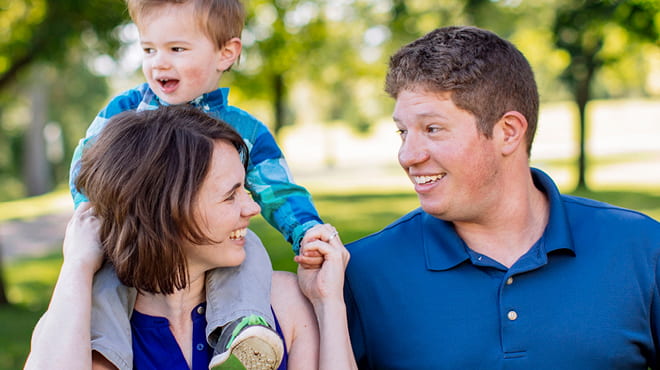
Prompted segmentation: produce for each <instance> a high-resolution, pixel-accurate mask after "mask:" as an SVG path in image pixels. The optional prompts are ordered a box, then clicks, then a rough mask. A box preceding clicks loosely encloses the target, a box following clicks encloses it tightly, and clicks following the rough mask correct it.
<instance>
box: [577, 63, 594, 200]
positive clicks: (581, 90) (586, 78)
mask: <svg viewBox="0 0 660 370" xmlns="http://www.w3.org/2000/svg"><path fill="white" fill-rule="evenodd" d="M584 67H585V68H584V69H585V71H584V74H583V75H582V76H581V77H582V78H579V79H578V80H577V81H576V88H575V102H576V103H577V106H578V112H579V124H580V132H579V137H578V145H579V148H578V149H579V151H578V182H577V190H588V189H589V186H588V185H587V149H586V142H587V103H588V102H589V100H590V99H591V80H592V79H593V76H594V73H595V70H596V67H595V64H594V60H593V56H591V57H590V58H589V60H588V61H587V62H586V63H584Z"/></svg>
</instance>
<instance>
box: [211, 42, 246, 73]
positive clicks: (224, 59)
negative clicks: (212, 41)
mask: <svg viewBox="0 0 660 370" xmlns="http://www.w3.org/2000/svg"><path fill="white" fill-rule="evenodd" d="M242 49H243V43H242V42H241V39H239V38H238V37H234V38H232V39H230V40H229V41H227V42H225V44H224V45H223V46H222V48H220V50H219V51H218V53H219V58H218V65H217V67H216V68H217V69H218V72H224V71H226V70H228V69H229V67H231V66H232V65H233V64H234V63H236V61H237V60H238V57H239V56H240V55H241V50H242Z"/></svg>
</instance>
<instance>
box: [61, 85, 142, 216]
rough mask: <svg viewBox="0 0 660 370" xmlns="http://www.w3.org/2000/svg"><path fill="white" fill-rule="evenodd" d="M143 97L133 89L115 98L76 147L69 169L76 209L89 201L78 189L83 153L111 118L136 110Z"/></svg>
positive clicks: (70, 184) (70, 187) (101, 112)
mask: <svg viewBox="0 0 660 370" xmlns="http://www.w3.org/2000/svg"><path fill="white" fill-rule="evenodd" d="M141 96H142V93H141V92H140V91H139V90H138V89H133V90H128V91H126V92H124V93H123V94H121V95H118V96H116V97H115V98H113V99H112V100H111V101H110V103H108V105H107V106H106V107H105V108H103V109H102V110H101V111H100V112H99V114H98V115H97V116H96V118H94V120H93V121H92V123H91V124H90V125H89V127H88V128H87V133H86V134H85V137H84V138H82V139H80V141H79V142H78V146H76V149H75V150H74V152H73V157H72V158H71V166H70V168H69V191H70V192H71V197H72V198H73V206H74V208H78V206H79V205H80V204H81V203H83V202H87V201H88V199H87V197H86V196H85V194H83V193H81V192H80V191H78V189H77V188H76V178H77V177H78V174H79V173H80V163H81V159H82V154H83V152H84V151H85V149H87V148H89V147H90V146H91V145H92V144H93V143H94V142H95V141H96V137H97V136H98V134H99V133H100V132H101V130H103V128H104V127H105V125H106V124H107V123H108V120H109V119H110V118H111V117H113V116H115V115H117V114H119V113H121V112H123V111H127V110H131V109H135V108H136V107H137V105H138V104H139V103H140V100H141Z"/></svg>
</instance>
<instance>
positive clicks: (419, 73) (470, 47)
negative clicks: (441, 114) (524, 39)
mask: <svg viewBox="0 0 660 370" xmlns="http://www.w3.org/2000/svg"><path fill="white" fill-rule="evenodd" d="M403 90H421V91H428V92H449V93H450V95H451V99H452V101H453V102H454V104H456V106H457V107H459V108H461V109H464V110H466V111H468V112H470V113H472V114H473V115H474V116H475V117H476V118H477V127H478V129H479V132H481V133H482V134H483V135H485V136H486V137H491V136H492V133H493V126H494V125H495V123H496V122H497V121H498V120H499V119H500V118H502V116H503V115H504V113H506V112H508V111H518V112H520V113H521V114H522V115H524V116H525V118H526V119H527V123H528V127H527V132H526V144H527V153H528V154H529V153H530V151H531V147H532V141H533V140H534V134H535V132H536V125H537V121H538V110H539V95H538V90H537V87H536V82H535V80H534V73H533V72H532V68H531V66H530V65H529V62H528V61H527V59H525V57H524V56H523V54H522V53H521V52H520V51H519V50H518V49H517V48H516V47H515V46H514V45H513V44H511V43H510V42H508V41H506V40H504V39H502V38H500V37H499V36H497V35H496V34H494V33H492V32H490V31H486V30H483V29H479V28H476V27H455V26H454V27H444V28H438V29H436V30H434V31H431V32H430V33H428V34H427V35H425V36H423V37H421V38H419V39H417V40H416V41H413V42H411V43H410V44H408V45H405V46H404V47H402V48H401V49H400V50H399V51H398V52H397V53H396V54H394V55H393V56H392V57H391V58H390V63H389V69H388V73H387V77H386V81H385V91H386V92H387V93H388V94H389V95H390V96H392V97H393V98H395V99H396V98H397V96H398V94H399V93H400V92H401V91H403Z"/></svg>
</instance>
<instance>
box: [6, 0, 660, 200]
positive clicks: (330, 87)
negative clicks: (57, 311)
mask: <svg viewBox="0 0 660 370" xmlns="http://www.w3.org/2000/svg"><path fill="white" fill-rule="evenodd" d="M658 3H659V2H658V1H657V0H629V1H614V0H599V1H596V0H581V1H570V0H537V1H533V2H531V1H520V0H468V1H462V0H447V1H441V2H440V1H435V0H345V1H340V0H334V1H324V0H250V1H247V2H246V5H247V10H248V18H247V21H246V26H245V30H244V33H243V43H244V50H243V55H242V56H241V61H240V62H239V63H238V64H237V65H235V66H234V68H233V70H232V71H231V72H230V73H227V74H226V75H225V76H224V77H223V81H222V83H223V85H227V86H231V87H232V94H231V96H230V102H231V103H232V104H235V105H238V106H240V107H242V108H244V109H246V110H247V111H249V112H251V113H253V114H255V115H256V116H257V117H260V118H261V119H262V120H263V121H264V122H265V123H266V124H268V125H269V126H270V127H271V129H273V131H274V132H275V133H276V134H277V133H279V132H280V130H281V128H282V127H285V126H287V125H296V124H313V125H319V124H324V125H337V124H345V125H349V126H350V127H353V128H354V129H355V130H356V131H357V132H367V131H368V130H369V129H370V128H371V127H372V124H373V123H374V122H377V121H379V120H380V119H381V118H382V117H387V116H389V115H390V114H391V108H392V104H393V102H392V101H391V99H389V98H388V97H387V96H386V95H385V93H384V92H383V91H382V86H383V77H384V75H385V71H386V67H387V59H388V56H389V55H391V54H392V53H393V52H394V51H396V50H397V49H398V48H400V47H401V46H402V45H403V44H405V43H408V42H410V41H412V40H414V39H416V38H417V37H419V36H421V35H423V34H425V33H427V32H429V31H431V30H432V29H434V28H436V27H439V26H446V25H451V24H472V25H477V26H480V27H484V28H488V29H491V30H493V31H495V32H496V33H498V34H500V35H502V36H503V37H505V38H508V39H510V40H512V41H513V42H514V43H515V44H516V45H517V46H518V47H519V48H520V49H521V50H522V51H523V52H524V53H525V55H526V56H527V57H528V59H529V60H530V63H531V64H532V66H533V67H534V70H535V72H536V76H537V82H538V85H539V88H540V91H541V96H542V98H543V99H544V101H550V100H560V99H567V98H569V99H570V98H572V97H573V91H574V89H573V88H572V87H571V84H570V83H569V84H566V83H565V82H566V81H567V80H566V78H564V80H560V79H559V76H560V75H562V71H564V70H568V69H567V68H568V67H570V68H576V70H579V67H577V63H576V62H575V58H574V57H573V56H572V55H573V54H572V53H571V52H568V51H567V50H568V49H567V46H565V44H566V42H568V41H570V40H578V41H579V40H582V41H581V42H583V44H584V45H590V43H589V42H588V41H589V40H591V38H590V37H592V36H593V35H602V36H603V37H604V39H603V40H604V41H603V42H602V47H601V48H600V49H599V50H600V51H599V52H598V53H597V54H596V56H597V57H598V58H601V59H602V63H601V64H602V68H600V70H599V73H595V74H594V76H593V83H592V84H591V87H592V89H593V96H596V97H610V96H614V97H621V96H630V95H634V96H647V95H648V94H657V93H658V90H660V89H658V88H656V89H655V90H652V89H650V88H648V86H650V85H649V84H648V78H647V76H648V75H649V69H650V68H651V67H650V66H651V63H652V62H653V60H656V61H657V60H658V58H660V56H659V55H660V52H659V51H658V45H657V42H656V43H655V44H653V43H652V42H651V43H648V42H647V43H642V42H641V41H642V40H643V39H646V40H649V39H651V38H652V37H653V35H655V36H656V37H657V22H658V16H657V7H658ZM609 8H615V10H614V11H609V10H607V9H609ZM608 11H609V13H608ZM576 12H577V13H580V12H581V13H580V14H582V15H580V16H576V15H574V14H573V13H576ZM571 14H573V15H571ZM127 21H128V15H127V12H126V10H125V4H124V2H123V1H121V0H97V1H82V0H61V1H57V2H55V1H52V2H48V1H46V0H13V1H11V2H10V1H9V0H0V24H2V27H0V35H2V37H0V81H1V82H0V200H2V199H14V198H17V197H21V196H23V195H24V194H25V193H24V190H23V180H22V179H21V166H22V160H21V157H22V155H23V153H25V152H26V150H28V149H27V148H24V147H23V146H24V140H23V137H24V136H25V132H26V130H27V127H29V124H30V122H29V121H30V114H29V112H30V109H31V108H30V107H31V105H30V104H31V102H30V97H29V94H28V89H27V87H29V84H30V83H33V80H30V77H31V76H30V75H29V74H28V73H27V72H28V70H29V69H30V67H32V66H34V67H37V68H40V69H43V70H44V71H45V72H44V74H43V76H44V77H43V79H42V81H41V84H42V85H43V88H44V89H46V90H47V91H48V107H47V109H48V112H47V117H48V122H52V123H53V124H52V125H49V128H48V129H49V130H50V131H49V132H50V133H51V134H53V133H58V132H59V135H60V137H59V138H58V139H57V140H56V141H57V142H56V143H55V145H59V146H60V148H59V149H58V150H59V152H60V154H59V155H54V156H53V157H52V158H51V161H50V163H51V164H52V167H53V168H52V169H51V172H52V174H51V176H52V179H53V181H52V182H53V184H55V185H57V184H59V183H62V182H64V180H65V179H66V178H67V168H68V161H69V158H70V157H71V153H72V150H73V147H74V146H75V143H76V142H77V141H78V139H79V138H80V137H81V136H82V135H84V130H85V127H86V126H87V125H88V124H89V122H90V121H91V120H92V119H93V117H94V116H95V114H96V112H97V111H98V110H99V109H100V108H101V107H102V105H103V103H104V102H105V101H107V100H108V99H109V98H110V96H111V95H113V94H115V93H117V92H118V91H117V89H118V87H117V86H121V85H122V83H121V82H120V81H118V80H120V79H121V78H123V77H118V75H117V73H115V74H113V73H112V72H113V71H114V72H117V71H120V70H122V68H124V67H125V65H126V64H127V63H126V60H125V59H122V58H123V57H122V56H123V55H124V54H125V51H126V49H127V48H128V45H129V43H130V42H133V43H134V42H135V40H134V39H131V38H130V37H127V36H126V31H127V30H128V29H129V28H127V27H125V24H126V22H127ZM556 24H564V25H565V26H563V28H561V29H560V28H553V27H555V25H556ZM650 25H653V27H655V31H653V29H651V31H653V32H655V33H653V32H650V31H649V27H650ZM556 35H561V37H557V36H556ZM571 35H572V36H571ZM589 35H592V36H589ZM559 41H561V43H560V44H557V42H559ZM576 42H577V41H576ZM654 58H655V59H654ZM101 60H104V61H105V62H106V68H105V69H102V68H99V67H98V63H99V61H101ZM599 60H600V59H599ZM108 61H110V62H108ZM605 61H606V62H605ZM107 63H110V67H107V65H108V64H107ZM131 68H134V66H132V67H131ZM655 68H656V69H657V68H658V67H657V66H656V67H655ZM101 70H103V71H102V72H100V71H101ZM124 72H125V71H124ZM102 73H103V74H108V73H109V75H101V74H102ZM655 73H657V71H656V72H655ZM137 74H139V72H137ZM569 75H570V73H568V74H567V73H564V74H563V76H564V77H567V76H569ZM140 80H141V78H140ZM656 85H657V83H656ZM123 88H124V87H122V89H123ZM58 143H59V144H58ZM49 145H50V144H49ZM55 149H57V148H55ZM55 151H57V150H55ZM326 162H327V163H328V164H332V160H327V161H326Z"/></svg>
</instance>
